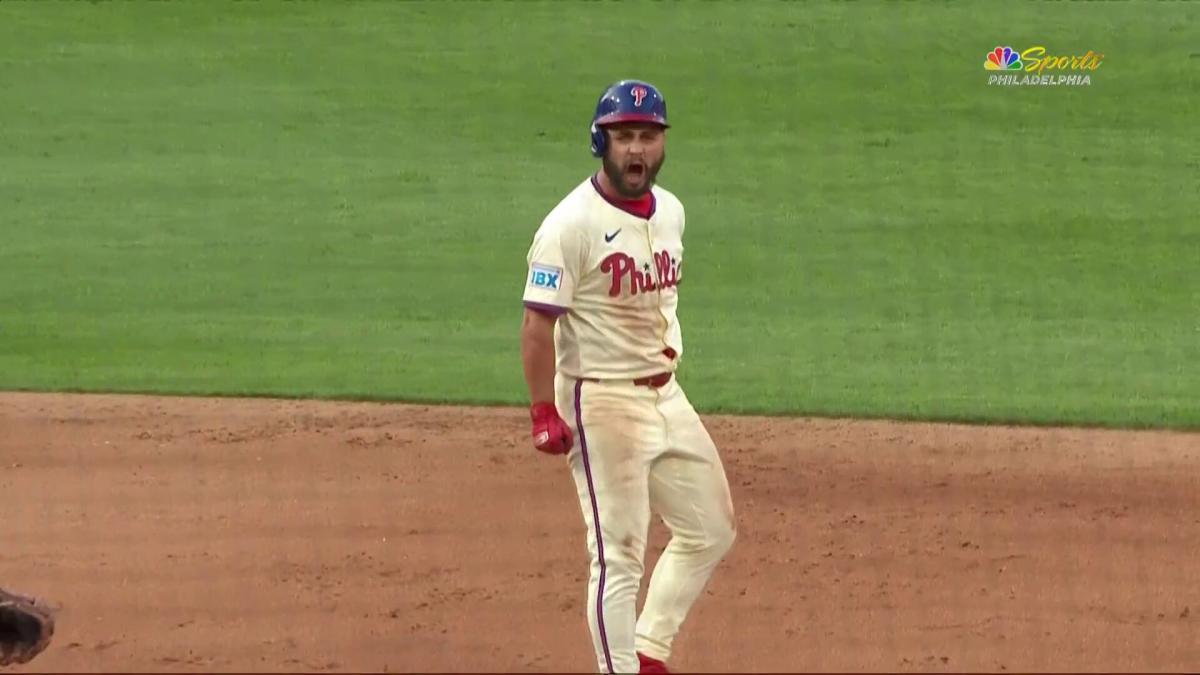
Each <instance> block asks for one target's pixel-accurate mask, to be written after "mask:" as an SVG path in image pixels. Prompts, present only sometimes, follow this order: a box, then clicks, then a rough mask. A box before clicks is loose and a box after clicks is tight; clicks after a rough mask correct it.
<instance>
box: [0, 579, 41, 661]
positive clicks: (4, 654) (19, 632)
mask: <svg viewBox="0 0 1200 675" xmlns="http://www.w3.org/2000/svg"><path fill="white" fill-rule="evenodd" d="M53 636H54V614H53V613H52V612H51V611H50V610H49V608H47V607H45V606H44V605H42V604H41V603H39V602H38V601H37V600H35V599H33V598H28V597H25V596H23V595H17V594H16V593H9V592H8V591H6V590H4V589H3V588H0V666H8V665H12V664H14V663H29V662H30V661H32V660H33V658H34V657H35V656H37V655H38V654H40V653H42V650H44V649H45V648H46V646H47V645H49V644H50V638H52V637H53Z"/></svg>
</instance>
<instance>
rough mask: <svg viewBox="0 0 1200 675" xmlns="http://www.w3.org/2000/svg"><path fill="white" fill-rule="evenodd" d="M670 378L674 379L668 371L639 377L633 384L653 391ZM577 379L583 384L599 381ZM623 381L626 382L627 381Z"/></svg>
mask: <svg viewBox="0 0 1200 675" xmlns="http://www.w3.org/2000/svg"><path fill="white" fill-rule="evenodd" d="M672 377H674V373H671V372H669V371H668V372H665V373H659V374H657V375H650V376H648V377H639V378H637V379H636V380H634V381H633V384H634V386H636V387H653V388H654V389H658V388H659V387H661V386H663V385H665V384H666V383H668V382H670V381H671V378H672ZM579 379H581V380H583V381H584V382H599V381H600V380H598V379H596V378H594V377H581V378H579ZM625 381H626V382H628V381H629V380H625Z"/></svg>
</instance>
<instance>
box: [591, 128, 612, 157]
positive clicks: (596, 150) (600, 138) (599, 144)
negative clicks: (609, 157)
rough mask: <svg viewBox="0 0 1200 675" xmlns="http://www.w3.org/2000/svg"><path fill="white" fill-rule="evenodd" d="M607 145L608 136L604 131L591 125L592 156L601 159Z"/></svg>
mask: <svg viewBox="0 0 1200 675" xmlns="http://www.w3.org/2000/svg"><path fill="white" fill-rule="evenodd" d="M607 145H608V134H606V133H604V129H602V128H601V127H598V126H596V123H595V122H593V123H592V156H593V157H603V156H604V151H605V149H606V146H607Z"/></svg>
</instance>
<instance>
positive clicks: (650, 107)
mask: <svg viewBox="0 0 1200 675" xmlns="http://www.w3.org/2000/svg"><path fill="white" fill-rule="evenodd" d="M617 122H654V123H655V124H660V125H662V126H663V128H667V127H669V126H671V125H669V124H667V102H666V100H665V99H664V98H663V96H662V94H661V93H660V92H659V91H658V88H657V87H655V86H654V85H652V84H650V83H649V82H642V81H641V80H621V81H620V82H617V83H616V84H614V85H611V86H610V87H609V88H608V89H605V90H604V93H603V94H602V95H601V96H600V101H599V102H597V103H596V114H595V115H592V154H593V155H595V156H596V157H603V156H604V151H605V147H606V146H607V145H608V135H607V134H605V133H604V129H603V127H604V125H606V124H616V123H617Z"/></svg>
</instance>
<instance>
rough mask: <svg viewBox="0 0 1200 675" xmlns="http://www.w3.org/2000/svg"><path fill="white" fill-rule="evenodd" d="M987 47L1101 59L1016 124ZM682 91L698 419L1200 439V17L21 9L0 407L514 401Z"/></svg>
mask: <svg viewBox="0 0 1200 675" xmlns="http://www.w3.org/2000/svg"><path fill="white" fill-rule="evenodd" d="M998 44H1008V45H1012V46H1013V47H1016V48H1018V49H1022V48H1024V47H1028V46H1032V45H1035V44H1042V45H1045V46H1046V47H1047V48H1048V50H1049V51H1050V52H1053V53H1061V54H1078V53H1083V52H1086V51H1088V50H1094V51H1096V52H1102V53H1104V54H1105V57H1104V60H1103V62H1102V65H1101V67H1100V68H1099V69H1098V70H1096V71H1094V72H1092V74H1091V77H1092V84H1091V86H1088V87H1078V88H1065V87H1063V88H1046V87H1022V88H1013V87H989V86H987V85H986V78H987V74H986V73H985V71H984V70H983V67H982V64H983V61H984V57H985V54H986V52H988V51H990V50H991V49H992V48H994V47H995V46H996V45H998ZM622 77H643V78H646V79H649V80H651V81H652V82H655V83H656V84H658V85H659V86H660V87H661V88H662V89H663V90H664V92H665V94H666V96H667V100H668V104H669V110H670V114H671V117H672V121H673V123H674V128H673V129H672V130H671V132H670V134H669V142H668V155H669V159H668V163H667V166H666V168H664V170H663V172H662V174H661V175H660V181H661V183H662V184H663V185H664V186H665V187H667V188H669V189H671V190H673V191H674V192H675V193H676V194H677V195H679V196H680V198H681V199H682V200H683V202H684V204H685V206H686V207H687V209H688V230H687V239H686V240H685V245H686V246H687V255H688V262H687V269H688V274H687V283H686V284H684V286H683V287H682V288H681V290H682V295H683V299H682V302H683V309H682V312H681V314H682V318H683V321H684V337H685V344H686V348H687V354H686V357H685V360H684V363H683V366H682V371H681V379H682V381H683V382H684V384H685V386H686V388H687V390H688V392H689V394H690V396H691V398H692V399H693V401H694V403H695V404H696V405H697V407H698V408H701V409H702V410H705V411H735V412H769V413H780V414H790V413H801V414H820V415H855V416H887V417H902V418H931V419H954V420H972V421H1022V422H1030V423H1059V422H1063V423H1073V424H1100V425H1122V426H1159V425H1165V426H1180V427H1200V329H1198V326H1200V269H1198V261H1200V216H1198V215H1197V214H1200V188H1198V186H1200V138H1198V135H1197V133H1196V129H1197V120H1198V119H1200V103H1198V102H1200V5H1196V4H1189V3H1177V2H1164V3H1026V4H1012V5H1008V4H1005V5H1000V4H995V5H993V4H986V5H985V4H982V3H961V4H947V3H904V4H898V3H897V4H889V5H882V4H877V3H868V2H860V3H836V4H823V3H822V4H817V3H769V4H768V3H765V2H764V3H738V4H735V3H654V4H651V3H621V4H614V3H586V4H585V3H573V2H569V3H516V4H512V3H503V4H501V3H488V4H483V3H462V4H449V3H446V4H442V3H437V4H417V3H394V4H393V3H333V2H324V3H315V2H306V3H288V4H275V3H261V4H260V3H222V2H211V3H209V2H204V3H201V2H193V3H86V4H85V3H17V4H13V3H8V2H4V3H0V233H2V235H3V239H2V241H0V389H45V390H96V391H101V390H103V391H161V392H173V393H220V394H256V395H286V396H322V397H353V398H379V399H401V400H421V401H462V402H476V403H523V402H524V401H525V396H526V394H525V389H524V383H523V380H522V377H521V368H520V363H519V351H518V337H517V329H518V325H519V319H520V313H521V305H520V297H521V293H522V291H523V285H524V279H525V273H526V270H525V253H526V250H527V247H528V245H529V241H530V238H531V236H532V234H533V231H534V230H535V229H536V227H537V225H538V224H539V222H540V221H541V218H542V217H543V216H544V215H545V213H546V212H547V211H548V210H549V209H550V208H551V207H552V206H553V205H554V204H555V203H556V202H557V201H558V200H559V199H560V198H561V197H562V195H564V194H565V193H566V192H567V191H568V190H570V189H571V188H572V187H573V186H575V185H576V184H577V183H578V182H579V181H580V180H582V179H583V178H584V177H586V175H587V174H588V173H589V172H590V171H592V170H593V169H594V166H595V163H594V160H592V159H591V158H590V156H589V155H588V152H587V124H588V120H589V117H590V114H591V109H592V106H593V105H594V101H595V98H596V96H597V95H598V94H599V93H600V91H601V90H602V88H603V87H604V85H606V84H607V83H608V82H610V81H612V80H615V79H618V78H622Z"/></svg>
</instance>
